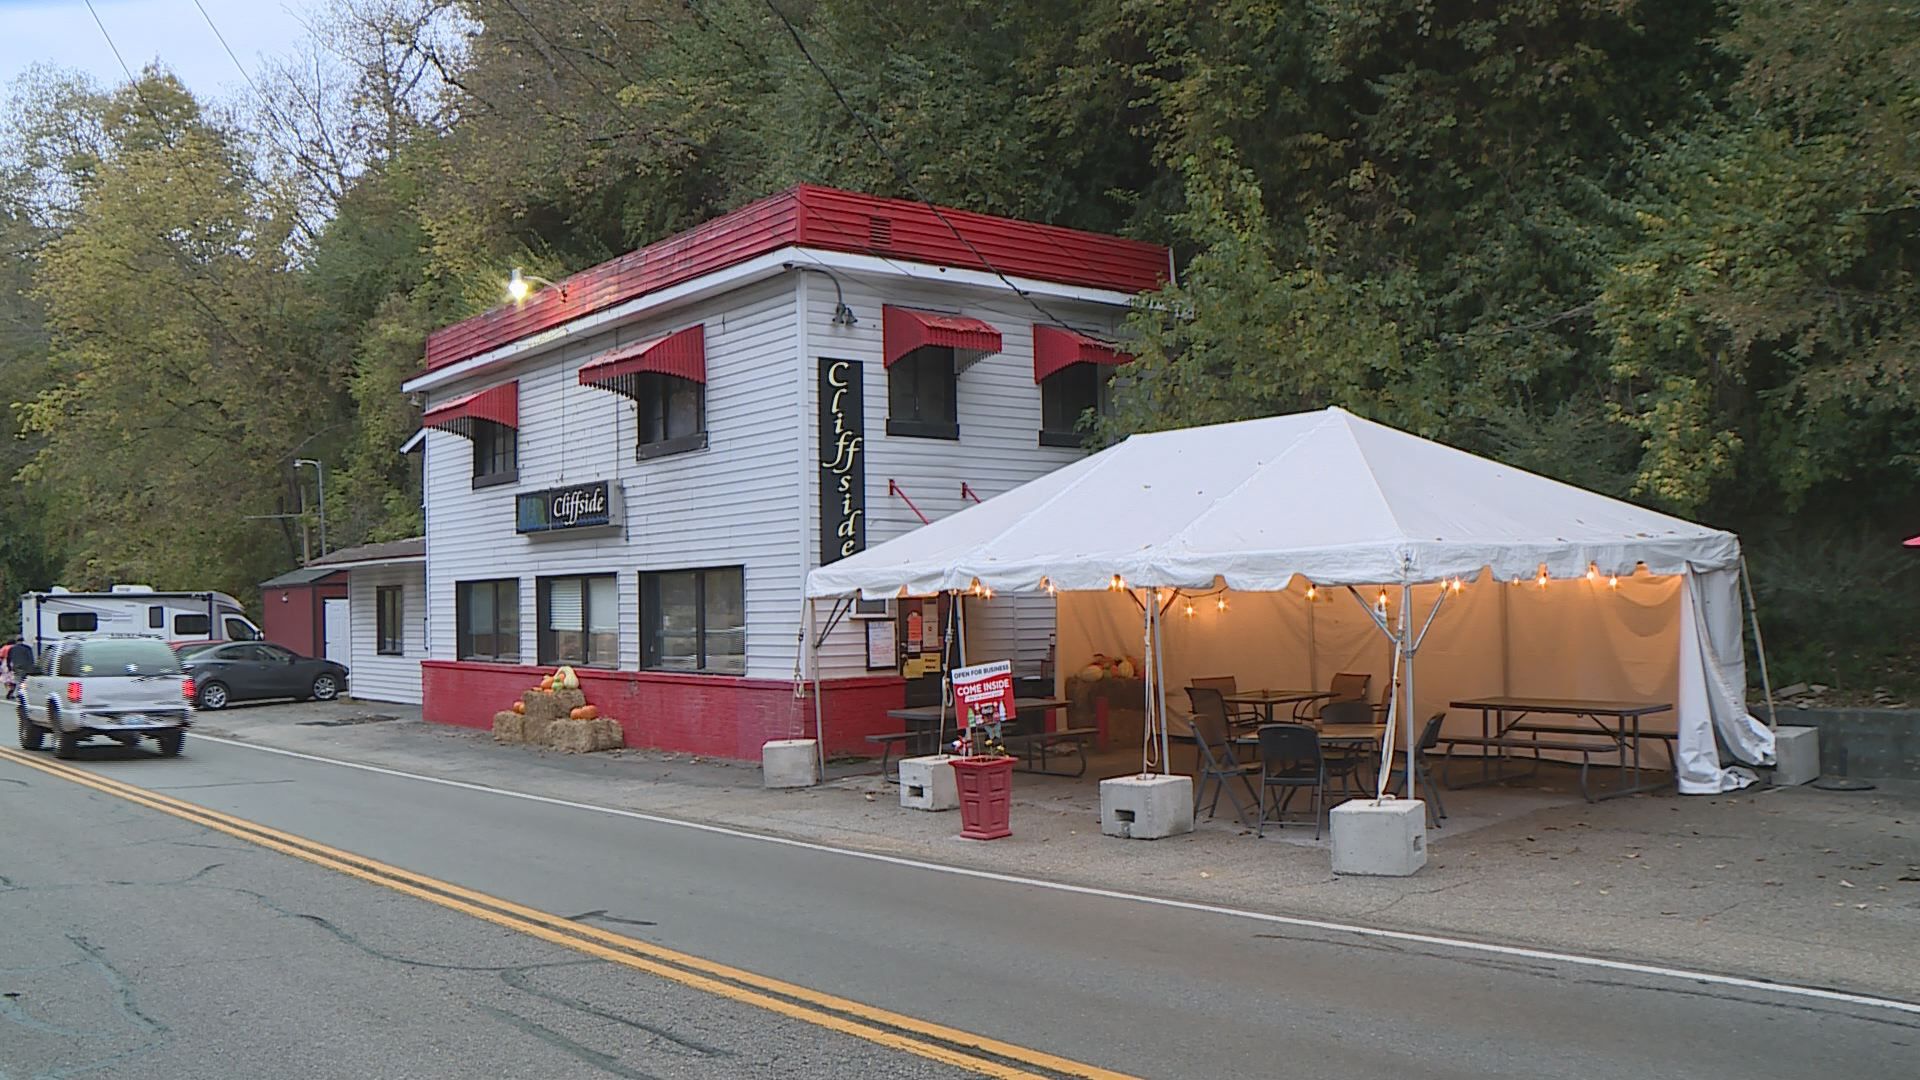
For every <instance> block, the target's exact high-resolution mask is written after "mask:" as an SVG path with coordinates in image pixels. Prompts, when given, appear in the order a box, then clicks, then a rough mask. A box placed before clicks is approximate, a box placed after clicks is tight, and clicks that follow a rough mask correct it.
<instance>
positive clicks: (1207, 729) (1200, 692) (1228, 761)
mask: <svg viewBox="0 0 1920 1080" xmlns="http://www.w3.org/2000/svg"><path fill="white" fill-rule="evenodd" d="M1187 699H1188V700H1189V701H1191V702H1192V703H1193V741H1194V744H1195V745H1196V746H1198V747H1199V748H1200V749H1199V755H1198V757H1199V760H1198V762H1197V764H1198V766H1199V769H1198V771H1199V773H1200V777H1199V783H1197V784H1195V785H1194V789H1193V812H1194V813H1196V814H1198V813H1199V812H1200V801H1201V800H1202V799H1204V798H1205V797H1206V791H1207V785H1208V784H1212V785H1213V801H1211V802H1209V803H1208V804H1207V816H1208V817H1212V816H1213V812H1214V809H1215V808H1216V807H1218V806H1219V805H1220V793H1221V792H1222V791H1225V792H1226V793H1227V798H1228V799H1229V800H1230V801H1232V803H1233V808H1234V812H1235V814H1236V815H1237V816H1238V817H1239V818H1240V821H1241V823H1242V824H1245V823H1246V820H1247V815H1248V812H1249V811H1250V810H1251V809H1252V808H1251V807H1250V806H1248V804H1247V803H1246V802H1242V801H1241V799H1240V792H1239V791H1237V790H1235V788H1234V782H1235V781H1238V782H1239V784H1240V786H1242V787H1244V788H1245V789H1246V792H1247V796H1248V801H1249V802H1253V801H1257V793H1256V792H1255V791H1254V789H1253V775H1254V774H1255V773H1257V772H1259V771H1260V766H1259V765H1257V764H1253V763H1251V762H1243V761H1241V760H1240V759H1239V757H1238V756H1237V755H1236V754H1235V753H1234V746H1233V725H1232V724H1231V723H1229V722H1228V720H1227V703H1226V702H1225V701H1224V700H1222V698H1221V696H1220V691H1218V690H1215V689H1213V688H1211V687H1206V686H1189V687H1187Z"/></svg>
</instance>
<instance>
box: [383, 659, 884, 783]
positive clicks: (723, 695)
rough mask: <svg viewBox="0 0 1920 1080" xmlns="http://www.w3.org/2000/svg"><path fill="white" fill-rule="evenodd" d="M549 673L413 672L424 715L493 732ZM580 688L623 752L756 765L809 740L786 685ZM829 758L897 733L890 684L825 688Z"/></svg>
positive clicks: (622, 681) (496, 667)
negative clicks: (785, 744) (498, 716)
mask: <svg viewBox="0 0 1920 1080" xmlns="http://www.w3.org/2000/svg"><path fill="white" fill-rule="evenodd" d="M552 670H553V669H552V668H542V667H531V666H526V665H517V664H481V663H471V662H467V661H456V660H423V661H421V663H420V675H421V681H422V687H421V689H422V693H423V695H424V699H425V700H424V706H423V712H424V715H425V716H426V718H427V719H428V720H429V721H432V722H433V723H436V724H458V725H460V726H462V727H475V728H488V729H490V728H492V727H493V714H494V713H497V712H499V711H500V710H502V709H506V708H510V707H512V705H513V703H514V702H515V701H518V700H519V699H520V695H521V693H522V692H524V691H526V690H528V689H531V688H532V687H533V686H534V685H535V684H537V683H538V682H539V681H540V678H541V676H543V675H548V674H551V673H552ZM574 671H575V672H576V673H578V674H579V676H580V689H581V690H582V691H584V692H585V693H586V695H587V701H588V702H590V703H592V704H594V705H596V706H598V707H599V709H600V713H601V715H603V716H610V717H613V718H614V719H615V720H618V721H620V728H621V730H622V731H623V732H624V733H625V734H626V740H627V745H628V746H638V747H646V748H648V749H653V750H671V751H676V752H679V753H688V754H701V755H704V756H708V757H717V758H727V759H731V760H735V761H759V760H760V747H761V745H762V744H764V743H766V742H767V741H768V740H770V739H791V738H807V737H810V736H812V735H813V734H814V723H813V697H812V693H811V690H812V688H811V687H809V688H808V691H809V692H808V696H807V698H806V700H805V701H796V700H794V697H793V684H792V683H790V682H786V681H784V680H775V679H742V678H735V677H730V676H726V675H677V674H670V673H667V672H658V671H598V670H594V669H592V668H583V667H576V668H575V669H574ZM821 693H822V696H823V697H824V698H825V711H826V718H827V731H826V743H827V747H826V748H827V753H829V754H836V753H847V754H860V755H863V756H864V755H869V754H872V753H873V752H874V748H873V746H872V745H870V744H869V743H867V742H866V738H865V737H866V736H868V735H878V734H880V733H882V732H887V731H896V730H899V721H897V720H890V719H888V718H887V710H888V709H898V708H900V707H901V706H902V705H903V704H904V703H905V702H906V683H905V682H904V681H903V680H901V679H900V678H898V677H897V676H879V677H874V678H856V679H829V680H827V681H826V682H824V683H822V684H821Z"/></svg>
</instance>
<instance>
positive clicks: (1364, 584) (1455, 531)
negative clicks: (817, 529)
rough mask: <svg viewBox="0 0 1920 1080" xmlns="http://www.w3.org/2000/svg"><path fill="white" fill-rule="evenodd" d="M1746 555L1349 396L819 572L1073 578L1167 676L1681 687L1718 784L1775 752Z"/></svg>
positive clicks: (1134, 441) (1008, 499)
mask: <svg viewBox="0 0 1920 1080" xmlns="http://www.w3.org/2000/svg"><path fill="white" fill-rule="evenodd" d="M1741 569H1742V566H1741V556H1740V545H1739V541H1738V539H1737V538H1736V537H1734V536H1733V535H1732V534H1730V533H1726V532H1721V531H1717V530H1714V529H1709V528H1706V527H1703V526H1700V525H1695V524H1692V523H1689V522H1686V521H1683V520H1680V519H1678V518H1674V517H1670V516H1667V515H1664V514H1659V513H1656V512H1654V511H1651V510H1647V509H1645V508H1642V507H1638V506H1634V505H1632V504H1630V503H1625V502H1621V501H1619V500H1616V499H1611V498H1607V497H1605V496H1602V495H1598V494H1595V493H1593V492H1590V491H1585V490H1582V489H1580V488H1577V487H1573V486H1570V485H1567V484H1563V483H1559V482H1557V481H1553V480H1549V479H1546V478H1544V477H1540V476H1536V475H1534V474H1531V473H1527V472H1524V471H1522V470H1519V469H1515V468H1511V467H1509V466H1506V465H1502V464H1500V463H1498V462H1494V461H1490V460H1488V459H1485V458H1480V457H1476V456H1474V455H1472V454H1468V453H1465V452H1463V451H1460V450H1455V449H1453V448H1451V447H1447V446H1443V445H1441V444H1439V443H1435V442H1432V441H1429V440H1426V439H1422V438H1419V437H1417V436H1414V435H1410V434H1407V433H1405V432H1402V431H1398V430H1396V429H1393V428H1390V427H1386V426H1384V425H1381V424H1377V423H1374V422H1371V421H1368V420H1364V419H1362V418H1360V417H1357V416H1354V415H1353V414H1351V413H1348V412H1346V411H1345V410H1343V409H1338V408H1332V409H1326V410H1323V411H1320V412H1312V413H1298V414H1293V415H1286V416H1274V417H1268V418H1266V419H1261V420H1249V421H1243V422H1240V423H1231V424H1218V425H1212V426H1208V427H1198V428H1187V429H1182V430H1175V431H1166V432H1159V433H1154V434H1146V435H1135V436H1133V437H1131V438H1129V439H1127V440H1125V441H1124V442H1122V443H1120V444H1118V445H1116V446H1113V447H1110V448H1108V449H1106V450H1104V451H1102V452H1100V453H1097V454H1094V455H1091V456H1089V457H1087V458H1085V459H1082V460H1081V461H1078V462H1076V463H1074V464H1072V465H1069V466H1067V467H1065V468H1062V469H1060V470H1058V471H1056V472H1054V473H1051V474H1049V475H1047V476H1044V477H1042V478H1040V479H1038V480H1034V481H1032V482H1030V483H1027V484H1025V485H1023V486H1021V487H1019V488H1016V489H1014V490H1013V491H1009V492H1007V493H1006V494H1003V495H1000V496H998V497H996V498H993V499H989V500H987V501H986V502H984V503H981V504H979V505H977V506H973V507H969V508H967V509H966V510H963V511H961V512H959V513H956V514H954V515H952V516H951V517H948V518H945V519H943V520H941V521H937V522H934V523H933V524H930V525H926V526H923V527H921V528H919V529H916V530H915V531H913V532H911V533H908V534H906V535H905V536H902V537H900V538H898V539H895V540H891V541H888V542H887V543H884V544H880V545H877V546H875V547H873V548H870V549H868V550H866V551H863V552H860V553H858V554H856V555H853V556H850V557H848V558H846V559H842V560H840V561H838V562H835V563H832V564H829V565H827V566H824V567H821V568H819V569H817V570H814V571H812V572H811V573H810V574H809V575H808V577H807V595H808V597H809V599H810V600H818V599H825V598H845V597H852V596H856V595H857V596H861V597H864V598H866V599H883V598H889V597H895V596H908V595H913V596H924V595H931V594H934V593H939V592H971V593H974V594H976V595H978V594H981V593H984V592H987V591H991V592H1006V593H1032V592H1048V593H1055V594H1056V595H1057V597H1058V610H1059V613H1060V640H1061V655H1062V656H1063V657H1065V656H1067V655H1070V654H1069V652H1068V649H1069V648H1070V647H1074V646H1076V645H1079V644H1084V645H1085V646H1086V647H1087V648H1089V649H1092V648H1093V647H1095V646H1097V645H1098V644H1099V643H1100V642H1102V641H1105V642H1116V641H1117V642H1119V643H1120V644H1121V646H1122V647H1124V645H1125V644H1126V643H1128V642H1129V641H1130V642H1135V643H1137V642H1141V641H1142V640H1143V639H1142V637H1141V629H1140V624H1141V615H1140V612H1142V611H1143V610H1144V611H1145V612H1146V613H1147V620H1146V621H1147V630H1146V637H1145V639H1144V640H1145V641H1146V643H1147V644H1148V645H1149V647H1150V650H1151V653H1152V654H1153V655H1152V656H1151V657H1150V659H1149V660H1148V662H1147V664H1146V667H1147V668H1148V669H1149V670H1148V678H1149V682H1150V687H1151V686H1152V685H1153V684H1154V683H1156V682H1157V684H1158V687H1159V688H1160V689H1159V693H1164V688H1165V687H1166V686H1180V685H1184V680H1183V679H1182V678H1181V676H1183V675H1185V676H1192V675H1209V674H1219V673H1224V672H1229V671H1231V670H1232V668H1233V667H1234V666H1241V667H1242V670H1247V669H1248V668H1251V669H1253V670H1254V671H1255V672H1256V674H1259V675H1263V676H1266V677H1267V678H1266V683H1265V684H1266V685H1281V684H1285V685H1300V684H1301V682H1302V681H1305V682H1306V685H1310V686H1321V685H1325V683H1324V681H1323V680H1324V677H1325V676H1326V674H1328V673H1330V672H1331V671H1333V670H1371V671H1373V672H1375V673H1377V674H1378V675H1380V676H1384V677H1383V678H1381V679H1380V680H1379V682H1380V684H1381V685H1387V684H1389V683H1390V684H1391V685H1392V686H1393V687H1394V699H1393V703H1394V706H1395V714H1396V716H1397V717H1398V718H1401V719H1405V718H1408V717H1413V716H1425V715H1429V714H1430V712H1433V711H1439V710H1441V709H1444V708H1445V707H1446V705H1447V702H1448V701H1449V700H1452V699H1455V698H1458V697H1473V696H1484V695H1500V694H1504V695H1529V694H1531V695H1537V696H1553V697H1568V696H1578V697H1580V698H1585V699H1594V698H1611V699H1634V700H1643V701H1646V700H1659V701H1663V702H1670V703H1672V704H1673V706H1674V709H1673V712H1672V713H1671V714H1668V716H1667V717H1666V720H1667V722H1668V723H1669V724H1671V725H1673V726H1672V727H1671V728H1669V730H1674V731H1676V732H1677V745H1678V758H1677V761H1676V762H1675V765H1676V773H1677V777H1676V779H1677V782H1678V787H1679V790H1680V791H1681V792H1683V793H1689V794H1698V793H1711V792H1720V791H1726V790H1731V789H1734V788H1738V787H1742V786H1745V785H1746V784H1747V783H1750V782H1752V779H1753V777H1752V774H1750V773H1748V772H1746V771H1745V770H1743V769H1741V768H1739V767H1738V766H1737V764H1731V763H1729V762H1728V758H1729V757H1730V758H1732V759H1733V760H1734V761H1735V762H1745V763H1747V764H1754V765H1767V764H1772V762H1773V732H1772V731H1771V729H1770V728H1769V727H1768V725H1767V724H1765V723H1763V722H1761V721H1759V720H1758V719H1756V718H1755V717H1753V716H1752V715H1750V713H1749V711H1748V708H1747V704H1746V672H1745V667H1746V664H1745V651H1744V644H1743V625H1742V624H1743V608H1742V605H1741V602H1740V573H1741ZM1229 600H1230V601H1231V604H1229ZM1154 601H1157V602H1154ZM1356 601H1357V602H1356ZM1170 611H1171V612H1174V614H1172V615H1171V616H1168V615H1167V613H1168V612H1170ZM1129 623H1130V624H1131V630H1130V631H1129V630H1128V629H1126V627H1127V625H1128V624H1129ZM1429 631H1430V632H1431V638H1432V641H1431V643H1430V644H1427V645H1426V648H1425V652H1424V653H1420V652H1419V650H1420V649H1421V647H1422V644H1423V642H1426V641H1427V639H1428V637H1429ZM1382 632H1385V634H1386V637H1385V638H1384V639H1383V638H1382V637H1381V636H1380V635H1381V633H1382ZM1163 636H1164V640H1165V644H1164V646H1162V645H1159V644H1158V643H1159V642H1160V641H1161V640H1162V637H1163ZM1383 641H1386V642H1390V643H1391V644H1385V645H1383V644H1382V643H1383ZM1416 654H1418V655H1420V656H1422V657H1423V659H1424V660H1425V662H1424V663H1423V664H1422V665H1421V670H1420V675H1421V677H1420V681H1419V683H1418V684H1417V685H1416V684H1415V682H1414V680H1413V678H1412V676H1413V666H1414V665H1413V661H1414V659H1415V656H1416ZM1434 654H1439V656H1438V657H1437V658H1436V657H1435V655H1434ZM1436 659H1438V660H1439V661H1440V662H1438V663H1436V662H1435V660H1436ZM1170 675H1171V676H1172V677H1171V678H1170V677H1169V676H1170ZM1276 679H1281V680H1287V681H1286V682H1284V683H1279V682H1275V681H1274V680H1276ZM1309 680H1310V681H1309ZM1149 695H1150V698H1151V697H1155V696H1158V695H1157V693H1156V691H1155V690H1153V689H1151V688H1150V690H1149ZM1148 707H1149V715H1150V717H1151V716H1152V715H1153V714H1154V709H1155V706H1154V704H1153V702H1152V701H1151V700H1150V702H1149V706H1148ZM1468 719H1474V718H1469V717H1459V718H1458V719H1456V718H1454V717H1452V716H1450V717H1449V720H1448V724H1449V725H1450V726H1453V725H1455V724H1457V723H1464V722H1465V721H1466V720H1468ZM1476 723H1477V720H1476ZM1397 726H1398V727H1399V728H1400V731H1401V734H1400V736H1399V740H1400V741H1401V743H1402V745H1403V746H1405V745H1406V743H1407V742H1409V741H1410V740H1408V739H1407V737H1406V734H1405V732H1407V731H1410V730H1411V729H1412V725H1411V724H1400V725H1397ZM1163 728H1164V725H1163ZM1149 734H1150V735H1151V729H1150V732H1149ZM1407 748H1408V749H1409V750H1410V749H1411V747H1407ZM1162 749H1163V750H1164V736H1163V742H1162ZM1163 760H1164V759H1163ZM1655 760H1657V758H1656V759H1655Z"/></svg>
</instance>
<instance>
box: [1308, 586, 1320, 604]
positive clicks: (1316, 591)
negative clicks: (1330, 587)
mask: <svg viewBox="0 0 1920 1080" xmlns="http://www.w3.org/2000/svg"><path fill="white" fill-rule="evenodd" d="M1319 595H1320V590H1319V589H1316V588H1314V587H1313V583H1312V582H1308V583H1307V599H1309V600H1312V599H1313V598H1314V597H1316V596H1319Z"/></svg>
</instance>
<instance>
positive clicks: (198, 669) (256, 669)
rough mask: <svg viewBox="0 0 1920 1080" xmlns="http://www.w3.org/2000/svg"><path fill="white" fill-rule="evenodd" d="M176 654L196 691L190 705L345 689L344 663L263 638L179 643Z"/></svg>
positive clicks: (305, 696) (330, 694)
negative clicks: (193, 700)
mask: <svg viewBox="0 0 1920 1080" xmlns="http://www.w3.org/2000/svg"><path fill="white" fill-rule="evenodd" d="M179 653H180V666H181V667H183V668H185V669H186V672H187V674H188V675H190V676H192V678H193V684H194V686H195V688H196V689H197V691H198V701H197V702H196V704H198V705H199V706H200V707H201V708H203V709H224V708H226V707H227V706H228V705H229V704H230V703H232V702H235V701H257V700H260V699H262V698H297V699H299V700H301V701H307V700H310V699H318V700H320V701H332V700H333V699H334V698H337V697H339V696H340V695H341V694H344V693H346V690H347V669H346V666H345V665H344V664H336V663H334V662H333V661H331V660H321V659H318V658H316V657H312V656H301V655H300V654H299V653H296V652H294V651H293V650H292V649H288V648H284V647H282V646H279V645H270V644H268V643H267V642H264V641H235V642H229V643H227V644H224V645H220V644H214V645H209V644H205V643H200V644H194V645H182V646H180V648H179Z"/></svg>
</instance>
